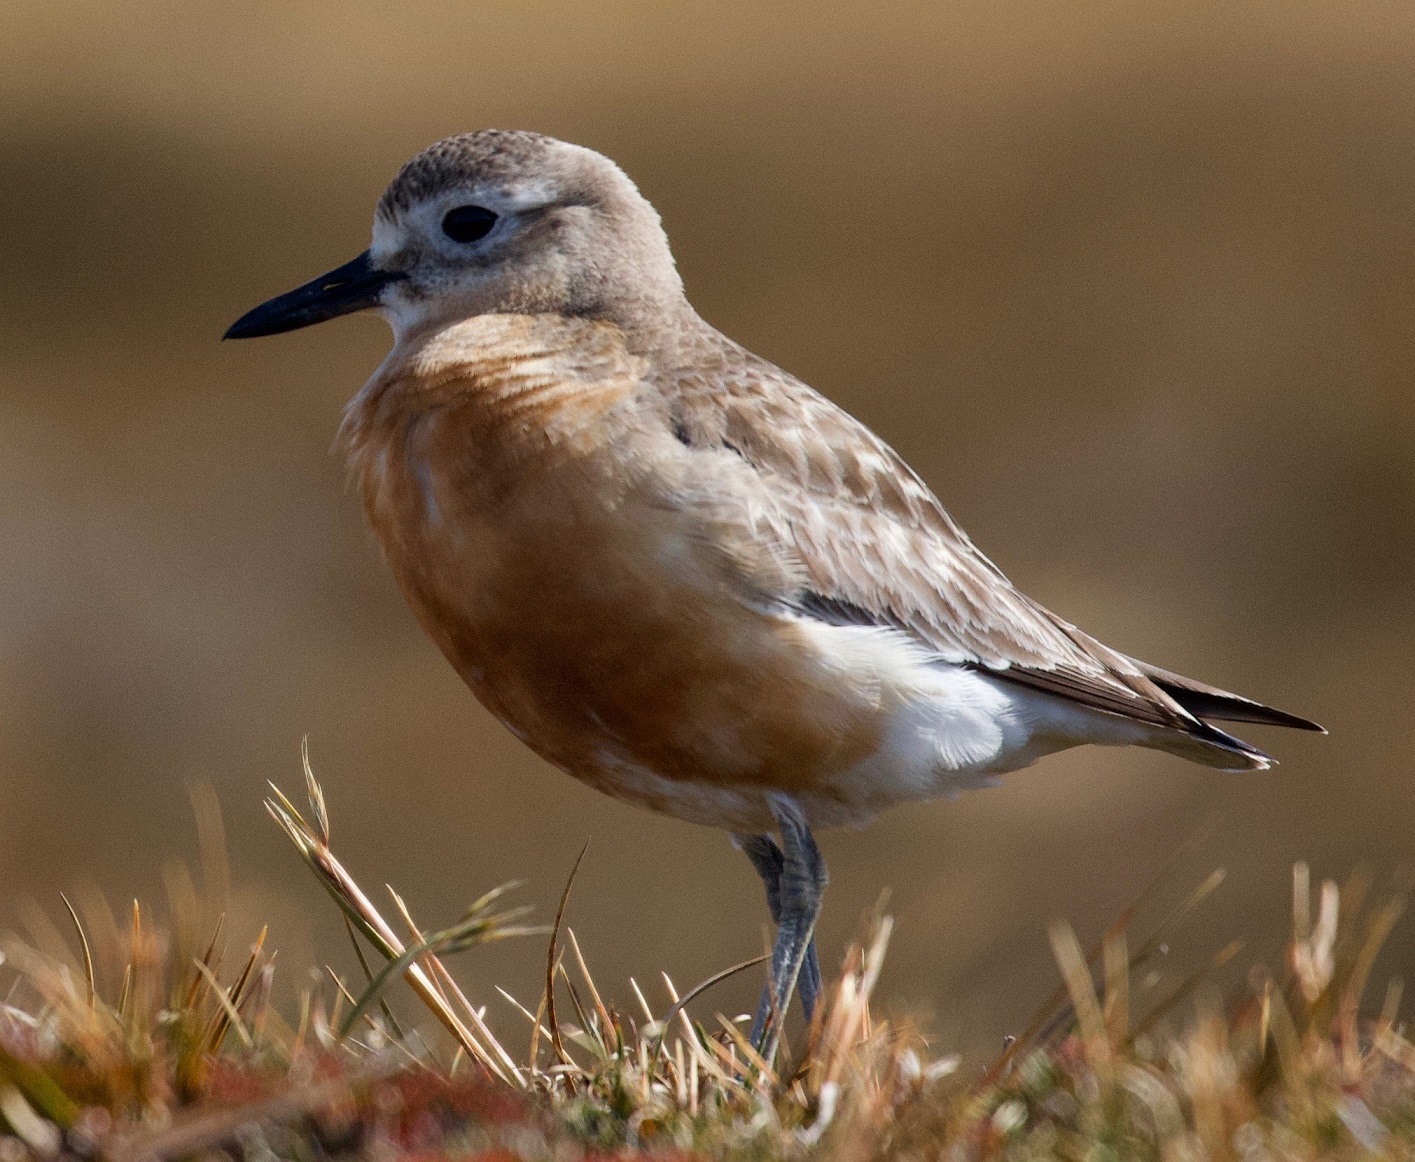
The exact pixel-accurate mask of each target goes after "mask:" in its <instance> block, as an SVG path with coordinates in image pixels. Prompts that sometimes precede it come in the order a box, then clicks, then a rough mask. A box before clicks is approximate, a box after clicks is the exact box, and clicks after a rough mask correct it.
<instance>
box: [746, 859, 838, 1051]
mask: <svg viewBox="0 0 1415 1162" xmlns="http://www.w3.org/2000/svg"><path fill="white" fill-rule="evenodd" d="M732 841H733V842H734V843H735V844H736V845H737V846H738V847H739V848H741V850H742V851H743V853H744V854H745V855H746V857H747V858H748V859H749V860H751V861H752V866H753V867H754V868H756V869H757V875H759V876H761V878H762V884H763V885H764V886H765V888H766V906H767V909H768V911H770V912H771V922H772V923H773V924H780V923H781V869H782V866H783V865H784V863H785V860H786V857H785V856H784V855H782V853H781V845H780V844H778V843H777V842H776V839H775V838H774V837H773V836H771V835H743V834H741V833H737V834H734V835H733V837H732ZM796 991H797V992H798V993H800V994H801V1007H802V1008H804V1009H805V1010H806V1020H807V1021H809V1020H810V1019H811V1016H812V1014H814V1013H815V1011H816V1000H817V998H818V997H819V996H820V991H821V966H820V960H819V958H818V957H817V955H816V938H815V936H814V935H813V936H812V937H811V942H810V944H809V945H807V947H806V962H805V964H803V965H802V966H801V977H800V979H799V980H798V981H797V982H796ZM770 1015H771V986H770V985H769V984H768V985H763V986H762V995H761V1000H760V1001H759V1002H758V1003H757V1015H756V1020H754V1021H753V1022H752V1040H753V1042H754V1043H756V1042H757V1039H758V1038H759V1037H760V1035H761V1031H762V1030H763V1029H764V1028H766V1021H767V1018H768V1017H769V1016H770Z"/></svg>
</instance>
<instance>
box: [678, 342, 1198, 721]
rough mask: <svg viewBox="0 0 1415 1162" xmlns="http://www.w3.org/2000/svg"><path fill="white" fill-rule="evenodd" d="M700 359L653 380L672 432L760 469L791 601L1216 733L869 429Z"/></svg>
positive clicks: (726, 363) (811, 394) (770, 374)
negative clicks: (1044, 591)
mask: <svg viewBox="0 0 1415 1162" xmlns="http://www.w3.org/2000/svg"><path fill="white" fill-rule="evenodd" d="M723 343H724V344H725V343H727V341H726V340H723ZM704 363H705V361H704V359H703V357H702V355H701V353H698V354H697V357H696V359H695V361H694V364H693V367H692V369H691V370H689V371H685V372H682V373H679V374H677V375H672V374H670V375H666V376H664V378H663V380H662V381H661V382H660V383H659V385H658V386H659V388H660V390H661V391H662V392H663V394H664V397H665V399H666V401H667V405H668V408H669V411H670V417H669V419H670V422H671V424H672V427H673V431H674V433H675V434H676V435H677V437H678V439H679V440H681V441H682V442H683V443H685V444H687V445H689V446H690V447H694V448H701V449H717V450H723V451H728V452H731V453H733V454H735V455H736V456H738V457H740V458H741V459H742V460H743V461H745V463H746V464H747V465H749V466H750V467H751V469H752V470H753V473H754V474H755V477H754V484H755V492H756V495H754V496H752V497H751V498H750V502H749V504H750V509H751V512H752V514H753V520H752V524H753V533H754V535H756V536H758V537H762V536H765V537H768V538H770V539H771V540H772V541H773V542H774V544H773V548H774V550H775V551H776V552H778V554H785V555H787V556H789V557H790V558H791V559H792V561H793V564H794V566H795V569H796V570H797V572H798V573H799V579H800V584H799V587H798V589H797V590H796V592H794V593H792V594H788V595H783V599H784V600H786V601H788V602H789V603H792V604H794V605H796V606H797V607H798V608H799V609H800V610H801V611H802V612H805V613H807V614H811V615H815V616H820V615H821V614H822V613H825V615H826V616H827V617H841V616H846V617H847V618H849V619H853V620H857V621H858V620H868V621H869V622H870V623H873V624H887V625H893V626H896V627H898V628H901V629H904V630H906V631H907V632H909V633H911V634H913V635H914V636H915V637H917V638H918V639H919V640H920V641H921V642H922V643H924V644H925V645H927V646H928V647H929V648H930V649H931V650H933V651H934V652H936V653H937V654H938V656H939V657H940V658H941V659H942V660H945V661H948V662H952V663H955V664H960V665H970V666H977V667H980V668H983V669H986V670H988V671H990V672H993V673H996V674H999V675H1000V676H1004V677H1007V678H1010V679H1013V680H1015V681H1018V682H1021V683H1024V684H1026V685H1028V686H1032V687H1034V688H1036V689H1039V690H1045V691H1047V692H1048V693H1052V694H1055V695H1057V696H1059V697H1062V698H1067V699H1069V700H1071V701H1073V702H1076V703H1079V704H1081V705H1084V706H1088V707H1091V708H1093V709H1096V710H1100V711H1105V712H1107V713H1110V714H1118V715H1122V716H1124V717H1126V718H1131V719H1135V720H1138V721H1141V722H1146V723H1150V724H1153V725H1156V726H1165V727H1172V728H1175V729H1178V730H1181V731H1184V732H1186V733H1189V732H1198V733H1205V732H1206V728H1205V727H1204V724H1202V723H1201V722H1199V720H1198V719H1197V718H1195V717H1194V716H1193V715H1191V714H1190V713H1189V712H1188V711H1187V710H1185V709H1184V708H1183V707H1182V706H1181V705H1180V704H1179V703H1178V702H1176V701H1175V700H1174V698H1172V697H1171V696H1170V695H1169V694H1168V693H1166V692H1165V690H1163V689H1161V688H1160V686H1159V685H1157V684H1156V683H1155V682H1154V681H1153V680H1151V677H1150V676H1149V674H1147V673H1146V671H1145V670H1143V669H1142V668H1141V667H1140V666H1139V665H1138V664H1137V663H1135V662H1134V661H1132V660H1131V659H1130V658H1127V657H1126V656H1125V655H1123V654H1120V653H1117V652H1116V651H1114V650H1111V649H1108V648H1107V647H1105V646H1103V645H1102V644H1101V643H1100V642H1098V641H1096V640H1095V639H1094V638H1092V637H1090V636H1089V635H1087V634H1084V633H1082V632H1081V631H1080V630H1078V629H1077V628H1076V627H1075V626H1073V625H1070V624H1069V623H1067V622H1065V621H1063V620H1062V619H1061V618H1059V617H1057V616H1056V615H1054V614H1052V613H1051V612H1050V611H1048V610H1047V609H1045V608H1043V607H1042V606H1041V605H1039V604H1037V603H1036V602H1035V601H1032V600H1031V599H1030V598H1028V597H1027V596H1025V595H1024V594H1022V593H1021V592H1019V591H1018V590H1017V589H1016V588H1015V587H1014V586H1013V585H1012V583H1011V582H1010V581H1008V579H1007V577H1006V576H1005V575H1004V574H1003V573H1002V571H1001V570H1000V569H998V568H997V566H996V565H994V564H993V563H992V562H991V561H990V560H988V559H987V557H985V556H984V555H983V554H982V553H981V552H979V551H978V549H977V548H976V547H975V546H974V544H973V542H972V541H971V540H970V539H969V538H968V536H967V534H966V533H964V532H963V530H962V529H961V528H960V527H959V526H958V524H957V523H956V522H955V521H954V520H953V518H952V517H951V516H950V515H949V514H948V513H947V511H945V509H944V508H943V506H942V504H941V503H940V502H939V501H938V499H937V498H936V497H935V496H934V494H933V493H932V492H931V491H930V490H929V488H928V487H927V485H925V484H924V482H923V481H922V480H921V479H920V478H919V477H918V475H917V474H916V473H915V472H914V471H913V470H912V469H911V468H910V467H909V466H908V465H907V464H906V463H905V462H904V461H903V460H902V459H901V458H900V457H899V456H898V454H897V453H895V452H894V450H893V449H891V448H890V447H889V446H888V445H887V444H885V443H884V441H883V440H881V439H879V437H877V436H875V435H874V433H872V432H871V431H869V429H868V428H866V427H865V426H864V425H863V424H861V423H860V422H859V421H858V420H856V419H854V418H853V417H852V416H850V415H849V414H848V413H847V412H845V411H844V410H843V409H841V408H839V407H837V406H836V405H834V404H832V403H831V402H830V401H829V400H827V399H825V398H824V397H823V396H821V395H819V394H818V393H816V392H815V391H813V390H812V389H811V388H809V387H808V386H806V385H805V384H803V383H801V382H800V381H799V380H797V379H795V378H793V377H792V376H790V375H788V374H786V373H785V372H783V371H781V370H780V369H778V368H776V367H774V366H772V365H771V364H769V363H767V362H765V361H764V360H760V359H758V358H757V357H755V356H753V355H751V354H750V353H748V352H746V351H744V350H742V349H741V348H737V347H736V346H735V345H731V346H730V348H728V349H725V350H723V352H722V353H721V357H720V360H719V361H718V363H717V364H716V365H713V364H712V363H708V364H707V366H704ZM749 487H750V485H749Z"/></svg>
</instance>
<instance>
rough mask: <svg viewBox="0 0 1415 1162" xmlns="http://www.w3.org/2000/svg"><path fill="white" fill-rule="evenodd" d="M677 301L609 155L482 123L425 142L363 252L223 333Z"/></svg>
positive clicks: (664, 264) (406, 329)
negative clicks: (365, 316)
mask: <svg viewBox="0 0 1415 1162" xmlns="http://www.w3.org/2000/svg"><path fill="white" fill-rule="evenodd" d="M682 307H683V287H682V283H681V281H680V280H679V278H678V273H677V271H676V269H675V268H674V265H673V256H672V254H671V253H670V252H669V249H668V240H667V238H666V237H665V236H664V233H663V227H662V226H661V225H660V223H659V218H658V214H657V213H656V212H655V210H654V208H653V207H652V206H651V205H649V203H648V201H647V200H646V199H645V198H644V197H643V195H642V194H640V193H639V191H638V189H637V188H636V187H635V186H634V183H633V182H631V181H630V180H629V178H628V177H627V176H626V175H625V174H624V172H623V171H622V170H621V169H620V168H619V167H618V166H617V165H615V164H614V163H613V162H612V161H610V160H609V159H608V158H606V157H603V156H601V155H600V154H598V153H595V152H594V151H593V150H590V149H585V148H583V147H582V146H578V145H570V144H568V143H566V142H563V141H557V140H555V139H554V138H551V137H543V136H541V135H540V134H535V133H522V132H511V131H505V130H496V129H489V130H484V131H482V132H480V133H469V134H464V135H462V136H460V137H449V138H447V139H446V140H444V141H439V142H438V143H437V144H436V145H432V146H429V147H428V148H427V149H425V150H423V152H422V153H420V154H418V155H417V156H416V157H415V158H413V159H412V160H411V161H410V162H408V164H407V165H405V166H404V167H403V169H402V171H401V172H400V173H399V174H398V176H397V177H396V178H394V179H393V182H392V184H391V185H389V187H388V189H387V190H385V191H384V194H383V197H382V198H380V199H379V203H378V209H377V212H376V214H375V216H374V225H373V243H372V245H371V246H370V247H369V248H368V250H366V251H365V252H364V253H363V254H361V255H359V256H358V257H357V258H355V259H354V260H353V261H352V262H348V263H345V264H344V265H343V266H340V267H337V268H336V269H334V270H331V271H329V272H328V273H327V274H324V275H321V276H320V277H319V278H316V279H314V280H312V281H311V282H308V283H306V284H305V285H304V286H302V287H298V288H297V289H295V290H293V291H290V292H289V293H288V294H283V295H280V296H279V297H278V298H274V299H271V300H270V301H269V302H266V303H262V304H261V305H260V306H258V307H256V308H255V309H254V310H252V311H250V312H248V313H247V314H245V315H243V316H242V317H241V318H240V319H239V320H237V322H236V323H235V324H234V325H233V326H232V327H231V329H230V330H229V331H227V332H226V337H227V338H228V339H246V338H255V337H257V336H260V335H274V334H278V333H279V332H281V331H293V330H295V329H296V328H299V327H307V326H310V325H311V324H313V323H320V322H323V321H324V320H326V319H332V318H334V317H335V316H337V315H344V314H348V313H350V312H352V311H360V310H366V309H370V308H372V309H374V310H377V311H379V312H380V313H381V314H382V315H383V316H384V318H385V319H387V320H388V322H389V324H390V325H391V326H392V328H393V331H394V334H395V336H396V337H397V338H399V339H402V338H403V337H404V336H407V335H414V334H417V333H419V332H423V331H426V330H436V329H438V328H440V327H443V326H446V325H448V324H451V323H455V322H460V321H461V320H463V319H467V318H471V317H472V316H474V315H484V314H546V313H551V314H562V315H570V316H578V317H585V318H604V319H609V320H611V321H614V322H618V323H620V324H622V325H624V326H626V327H632V326H634V325H635V324H636V323H637V322H639V321H641V320H643V319H644V318H648V317H652V316H655V315H658V316H662V315H663V314H664V313H671V312H676V311H677V310H679V309H681V308H682Z"/></svg>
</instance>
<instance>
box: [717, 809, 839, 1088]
mask: <svg viewBox="0 0 1415 1162" xmlns="http://www.w3.org/2000/svg"><path fill="white" fill-rule="evenodd" d="M768 803H769V805H770V807H771V813H772V817H773V818H774V819H775V820H776V825H777V828H778V829H779V830H780V832H781V842H780V844H777V842H776V841H775V840H774V839H772V837H771V836H769V835H748V836H738V837H737V842H738V844H739V845H740V846H741V847H742V850H743V851H745V852H746V853H747V858H748V859H750V860H751V861H752V866H754V867H755V868H756V869H757V874H759V875H760V876H761V877H762V882H763V883H764V884H765V885H766V895H767V907H768V908H769V909H770V910H771V915H772V919H773V920H775V921H776V945H775V947H774V948H773V949H772V954H771V972H770V974H769V975H768V983H767V988H766V992H765V993H764V995H763V997H762V1000H761V1003H760V1004H759V1005H758V1006H757V1015H756V1020H755V1021H754V1022H753V1023H752V1043H753V1044H754V1045H756V1046H757V1047H758V1048H760V1049H761V1050H762V1052H763V1056H764V1057H766V1059H767V1060H768V1061H770V1060H771V1058H772V1057H773V1056H774V1055H775V1051H776V1045H777V1043H778V1041H779V1039H780V1021H779V1020H777V1021H771V1020H770V1018H771V1016H772V1014H773V1013H776V1014H777V1015H778V1016H779V1015H781V1014H784V1013H785V1012H786V1011H787V1009H788V1008H789V1007H790V1004H791V994H792V993H793V992H794V991H795V990H796V988H797V985H798V983H799V986H800V990H801V1004H802V1006H803V1007H804V1008H805V1010H806V1019H807V1020H809V1019H810V1017H811V1015H812V1013H813V1012H814V1011H815V1005H816V999H817V997H819V995H820V987H821V981H820V962H819V959H818V958H817V956H816V948H815V927H816V917H817V916H819V915H820V906H821V898H822V896H823V895H824V892H825V885H826V882H827V879H828V877H827V875H826V870H825V861H824V860H823V859H822V858H821V853H820V849H819V848H818V847H817V846H816V841H815V839H814V837H813V836H812V835H811V829H810V827H809V826H808V825H807V823H806V817H805V815H804V813H803V812H802V811H801V808H800V807H799V806H797V805H796V803H795V802H794V801H792V800H791V799H790V798H789V797H787V796H785V795H772V796H770V798H769V799H768Z"/></svg>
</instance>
